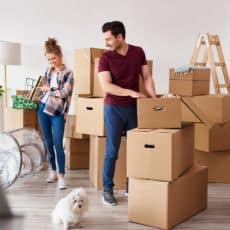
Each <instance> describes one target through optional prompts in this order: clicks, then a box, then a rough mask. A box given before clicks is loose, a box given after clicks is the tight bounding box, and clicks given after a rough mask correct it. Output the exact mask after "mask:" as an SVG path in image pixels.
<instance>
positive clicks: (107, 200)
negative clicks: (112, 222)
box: [102, 190, 117, 206]
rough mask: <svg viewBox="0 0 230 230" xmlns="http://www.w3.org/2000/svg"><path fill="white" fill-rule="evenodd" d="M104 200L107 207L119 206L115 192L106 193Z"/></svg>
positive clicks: (104, 193)
mask: <svg viewBox="0 0 230 230" xmlns="http://www.w3.org/2000/svg"><path fill="white" fill-rule="evenodd" d="M102 200H103V203H104V204H106V205H111V206H115V205H117V201H116V199H115V197H114V195H113V190H110V191H104V192H103V197H102Z"/></svg>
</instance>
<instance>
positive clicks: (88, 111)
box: [76, 97, 105, 136]
mask: <svg viewBox="0 0 230 230" xmlns="http://www.w3.org/2000/svg"><path fill="white" fill-rule="evenodd" d="M76 123H77V132H78V133H82V134H88V135H95V136H105V128H104V98H96V97H79V98H78V99H77V120H76Z"/></svg>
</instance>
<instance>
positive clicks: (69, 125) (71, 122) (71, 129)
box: [64, 114, 87, 139]
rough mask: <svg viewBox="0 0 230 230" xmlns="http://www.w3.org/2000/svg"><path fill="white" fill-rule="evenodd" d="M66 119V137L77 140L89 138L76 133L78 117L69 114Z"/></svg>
mask: <svg viewBox="0 0 230 230" xmlns="http://www.w3.org/2000/svg"><path fill="white" fill-rule="evenodd" d="M65 119H66V123H65V132H64V136H65V137H67V138H77V139H83V138H87V136H86V135H83V134H80V133H77V132H76V119H77V117H76V115H69V114H68V115H67V116H66V118H65Z"/></svg>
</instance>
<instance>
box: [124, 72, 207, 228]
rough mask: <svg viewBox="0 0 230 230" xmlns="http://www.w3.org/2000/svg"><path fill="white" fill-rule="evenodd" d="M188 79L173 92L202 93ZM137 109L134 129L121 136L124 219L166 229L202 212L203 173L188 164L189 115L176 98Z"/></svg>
mask: <svg viewBox="0 0 230 230" xmlns="http://www.w3.org/2000/svg"><path fill="white" fill-rule="evenodd" d="M196 74H198V76H199V75H200V76H203V75H202V73H199V72H198V73H196ZM193 79H194V77H193V76H190V78H189V80H188V79H186V80H185V82H181V81H180V80H181V79H178V80H179V81H178V84H177V82H173V88H174V90H175V88H176V89H177V87H178V89H179V90H181V87H182V89H183V87H184V86H183V84H186V87H187V88H186V90H187V91H188V94H190V95H193V94H194V93H195V94H196V93H199V94H200V93H201V94H202V93H205V92H207V89H206V88H205V87H204V89H203V90H199V89H197V87H199V84H196V82H194V81H193ZM194 83H195V86H194ZM206 87H207V85H206ZM208 87H209V86H208ZM174 90H173V91H174ZM173 93H174V92H173ZM177 94H178V93H177ZM137 105H138V128H137V129H134V130H131V131H129V132H128V135H127V174H128V177H129V178H130V179H129V181H130V183H129V200H128V218H129V221H131V222H136V223H140V224H144V225H149V226H154V227H159V228H163V229H170V228H172V227H173V226H175V225H177V224H179V223H181V222H183V221H184V220H186V219H187V218H189V217H191V216H192V215H194V214H196V213H198V212H200V211H202V210H204V209H205V208H206V207H207V177H208V172H207V167H205V166H199V165H197V164H194V126H193V124H191V123H184V120H186V119H192V118H193V119H194V117H195V115H194V117H193V114H191V112H190V110H189V108H188V107H187V104H185V103H184V101H183V100H181V98H179V97H172V98H171V97H168V98H167V97H166V98H162V97H159V98H155V99H150V98H148V99H139V100H138V104H137ZM195 118H196V117H195Z"/></svg>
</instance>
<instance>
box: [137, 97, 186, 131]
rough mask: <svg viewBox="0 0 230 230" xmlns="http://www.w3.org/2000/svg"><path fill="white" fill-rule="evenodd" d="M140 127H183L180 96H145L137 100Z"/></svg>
mask: <svg viewBox="0 0 230 230" xmlns="http://www.w3.org/2000/svg"><path fill="white" fill-rule="evenodd" d="M137 118H138V128H140V129H156V128H162V129H163V128H181V127H182V118H181V100H180V98H143V99H138V100H137Z"/></svg>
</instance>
